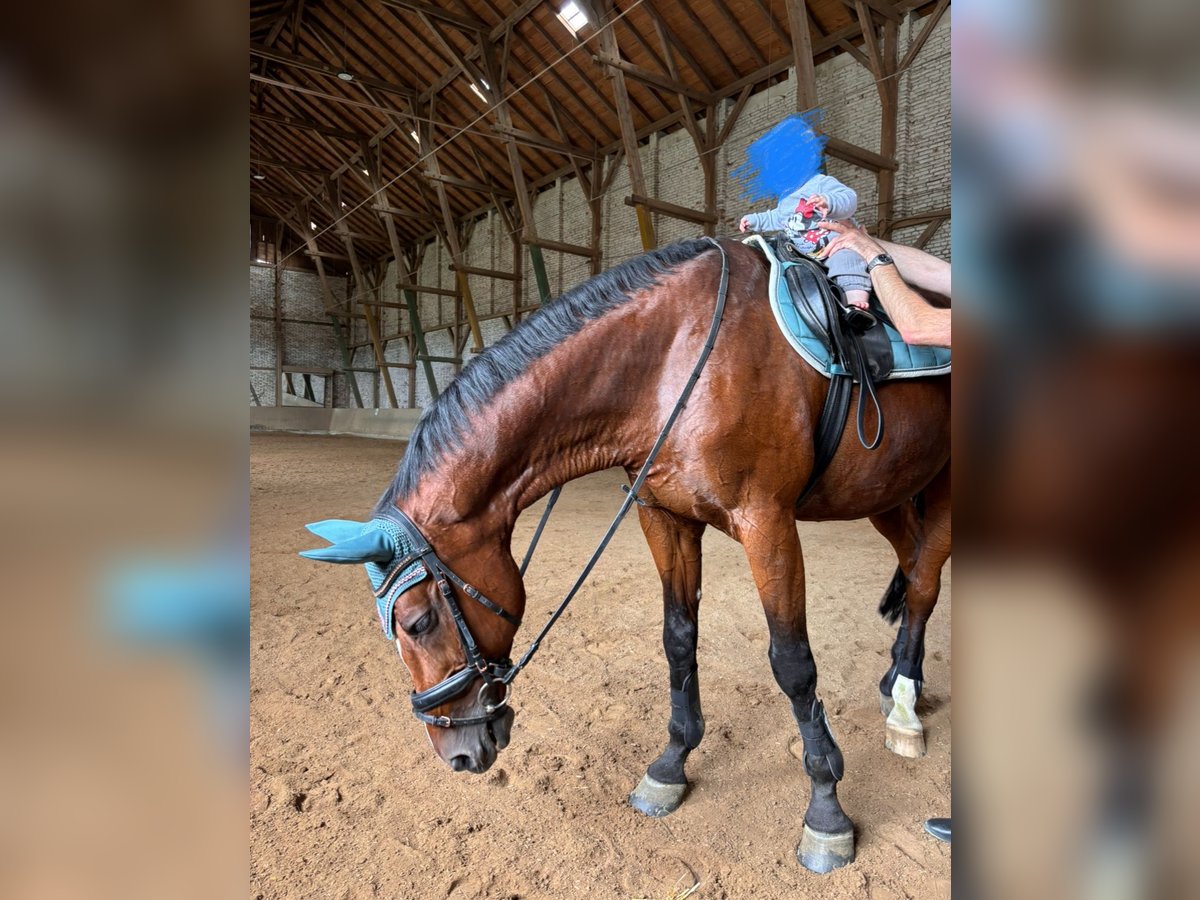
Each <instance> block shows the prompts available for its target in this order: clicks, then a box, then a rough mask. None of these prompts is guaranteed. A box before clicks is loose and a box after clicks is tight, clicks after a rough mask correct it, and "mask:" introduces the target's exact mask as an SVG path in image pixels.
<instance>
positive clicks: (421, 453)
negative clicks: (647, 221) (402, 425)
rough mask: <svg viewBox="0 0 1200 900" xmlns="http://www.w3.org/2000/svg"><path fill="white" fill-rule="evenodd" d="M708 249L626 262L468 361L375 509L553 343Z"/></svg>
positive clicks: (419, 429) (432, 461) (674, 249)
mask: <svg viewBox="0 0 1200 900" xmlns="http://www.w3.org/2000/svg"><path fill="white" fill-rule="evenodd" d="M712 247H713V245H712V243H711V242H709V241H708V240H707V239H704V238H697V239H692V240H685V241H678V242H676V243H674V244H669V245H667V246H666V247H661V248H659V249H657V250H652V251H650V252H649V253H646V254H644V255H643V256H637V257H634V258H633V259H629V260H626V261H625V262H623V263H621V264H620V265H618V266H615V267H614V268H611V269H609V270H608V271H606V272H602V273H600V274H599V275H597V276H595V277H594V278H591V279H589V280H588V281H585V282H584V283H583V284H581V285H579V286H577V287H574V288H572V289H571V290H569V291H567V292H566V293H565V294H563V295H562V296H561V297H559V298H558V299H556V300H553V301H551V302H550V303H547V304H546V305H545V306H543V307H542V308H541V309H539V310H538V311H537V312H535V313H534V314H533V315H531V316H530V317H529V318H528V319H525V320H524V321H523V322H521V323H520V324H519V325H518V326H517V327H516V328H514V329H513V330H512V331H510V332H509V333H508V334H506V335H505V336H504V337H503V338H501V339H500V340H499V341H497V342H496V343H495V344H493V345H492V346H491V347H488V348H487V349H486V350H485V351H483V352H482V353H481V354H479V355H478V356H477V357H475V359H473V360H472V361H471V362H470V363H469V364H468V365H467V366H466V368H464V369H463V371H462V372H461V373H460V374H459V376H458V377H457V378H455V379H454V380H453V381H452V382H450V384H449V386H448V387H447V388H446V390H445V391H443V392H442V394H441V395H440V396H439V397H438V398H437V400H435V401H434V402H433V404H432V405H431V406H429V408H427V409H426V410H425V412H424V413H423V414H422V416H421V418H420V420H419V421H418V422H417V425H416V428H414V429H413V433H412V438H411V439H410V440H409V443H408V449H407V451H406V452H405V454H404V458H403V459H402V460H401V461H400V468H399V470H398V471H397V473H396V477H395V479H393V481H392V483H391V485H390V486H389V487H388V489H387V491H386V492H385V493H384V495H383V496H382V497H381V498H380V500H379V503H378V504H376V507H375V508H376V510H382V509H387V508H388V507H389V506H391V505H392V504H393V503H394V502H395V501H396V500H397V499H403V498H404V497H406V496H408V495H409V494H410V493H411V492H412V491H413V490H414V489H415V488H416V486H417V483H418V482H419V481H420V480H421V478H422V477H423V476H424V475H426V474H428V473H429V472H431V471H433V470H434V469H435V468H436V467H437V465H438V464H439V463H440V462H441V461H442V459H443V458H444V456H445V454H446V452H447V451H450V450H453V449H456V448H457V447H458V446H459V445H460V442H461V441H462V438H463V435H464V433H465V432H466V429H467V425H468V422H469V421H470V419H471V417H472V416H473V415H474V414H475V413H477V412H478V411H479V410H480V409H482V408H483V407H484V406H485V405H486V404H487V403H488V402H489V401H490V400H491V399H492V398H493V397H495V396H496V394H498V393H499V392H500V390H501V388H503V387H504V386H505V385H506V384H508V383H510V382H511V381H513V380H514V379H516V378H517V377H518V376H519V375H521V373H522V372H524V371H525V370H526V369H527V368H529V366H530V364H532V363H534V362H536V361H537V360H539V359H541V358H542V357H543V356H545V355H546V354H547V353H549V352H550V351H551V350H553V349H554V348H555V347H556V346H557V345H558V344H560V343H562V342H563V341H564V340H566V339H567V338H569V337H571V335H573V334H575V333H577V332H578V331H579V330H580V329H581V328H583V326H584V325H586V324H587V323H588V322H590V321H592V320H594V319H598V318H600V317H601V316H603V315H605V314H606V313H608V312H611V311H612V310H614V309H616V308H617V307H619V306H621V305H622V304H624V303H625V302H626V301H628V300H629V299H630V298H631V297H632V296H633V295H634V294H636V293H638V292H639V291H643V290H646V289H647V288H649V287H653V286H654V285H655V284H657V283H658V278H659V276H661V275H664V274H666V273H667V272H670V271H671V270H672V269H674V268H675V267H676V266H678V265H679V264H680V263H684V262H687V261H688V260H690V259H694V258H696V257H697V256H699V255H700V254H701V253H703V252H704V251H705V250H710V249H712Z"/></svg>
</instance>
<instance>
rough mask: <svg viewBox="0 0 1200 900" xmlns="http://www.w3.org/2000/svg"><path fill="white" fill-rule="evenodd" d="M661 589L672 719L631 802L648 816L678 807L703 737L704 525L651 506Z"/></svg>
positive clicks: (649, 531)
mask: <svg viewBox="0 0 1200 900" xmlns="http://www.w3.org/2000/svg"><path fill="white" fill-rule="evenodd" d="M638 517H639V518H640V519H641V523H642V531H643V532H644V533H645V535H646V540H647V542H649V544H650V552H651V553H652V554H653V555H654V563H655V565H656V566H658V573H659V576H660V577H661V578H662V586H663V648H664V649H665V650H666V653H667V668H668V671H669V673H670V682H671V719H670V721H669V722H668V723H667V735H668V742H667V746H666V749H665V750H663V752H662V753H661V754H660V755H659V757H658V759H656V760H655V761H654V762H653V763H651V764H650V768H649V769H648V770H647V771H646V774H645V776H644V777H643V778H642V781H641V783H640V784H639V785H638V786H637V788H636V789H635V790H634V792H633V793H632V794H631V795H630V797H629V802H630V804H632V805H633V807H634V808H635V809H638V810H640V811H641V812H643V813H645V814H646V815H648V816H665V815H667V814H668V813H672V812H674V811H675V810H676V809H678V808H679V804H680V803H682V802H683V797H684V794H685V793H686V791H687V785H688V780H687V776H686V775H684V772H683V766H684V763H685V762H686V761H687V757H688V754H689V753H690V752H691V751H693V750H695V749H696V747H698V746H699V744H700V739H701V738H702V737H704V715H703V714H702V713H701V711H700V683H699V681H697V678H696V638H697V624H696V614H697V612H698V611H699V608H700V537H701V535H702V534H703V533H704V524H703V523H702V522H695V521H692V520H690V519H681V518H679V517H677V516H675V515H673V514H672V513H669V512H667V511H666V510H662V509H655V508H653V507H639V508H638Z"/></svg>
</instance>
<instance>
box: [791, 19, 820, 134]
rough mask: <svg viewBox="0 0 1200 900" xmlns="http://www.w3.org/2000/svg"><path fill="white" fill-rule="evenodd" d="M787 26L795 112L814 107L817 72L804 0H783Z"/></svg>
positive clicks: (816, 104) (815, 105)
mask: <svg viewBox="0 0 1200 900" xmlns="http://www.w3.org/2000/svg"><path fill="white" fill-rule="evenodd" d="M785 2H786V3H787V14H788V28H789V29H790V32H791V38H792V59H793V60H794V62H795V65H796V112H806V111H807V110H810V109H816V108H817V106H818V101H817V72H816V66H815V64H814V63H813V46H812V35H811V33H810V31H809V16H808V3H807V2H806V0H785Z"/></svg>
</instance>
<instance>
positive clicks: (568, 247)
mask: <svg viewBox="0 0 1200 900" xmlns="http://www.w3.org/2000/svg"><path fill="white" fill-rule="evenodd" d="M521 243H522V244H526V245H527V246H534V247H541V248H543V249H545V250H557V251H558V252H559V253H569V254H571V255H572V256H586V257H588V258H591V257H594V256H595V255H596V250H595V248H593V247H582V246H580V245H579V244H566V243H563V242H562V241H551V240H548V239H546V238H523V239H522V240H521Z"/></svg>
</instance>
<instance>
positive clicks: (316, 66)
mask: <svg viewBox="0 0 1200 900" xmlns="http://www.w3.org/2000/svg"><path fill="white" fill-rule="evenodd" d="M250 55H251V56H256V57H258V58H260V59H265V60H268V61H269V62H273V63H275V64H276V65H278V66H284V67H285V68H289V69H302V70H304V71H306V72H316V73H317V74H319V75H325V76H327V77H329V78H338V73H339V72H341V71H342V70H341V69H339V68H338V67H337V66H331V65H329V63H325V62H321V60H319V59H309V58H307V57H303V56H293V55H292V54H291V53H285V52H283V51H282V50H275V49H273V48H271V47H266V46H264V45H262V44H251V45H250ZM350 74H352V75H354V82H353V83H354V84H358V85H364V84H365V85H367V86H368V87H373V88H377V89H378V90H381V91H387V92H388V93H390V94H399V95H400V96H401V97H404V98H406V99H408V100H413V99H415V98H416V94H417V92H416V90H415V89H414V88H411V87H408V86H406V85H403V84H393V83H392V82H390V81H384V80H383V79H381V78H375V77H373V76H371V75H362V74H359V73H357V72H351V73H350ZM338 80H339V81H340V80H341V79H340V78H338ZM343 83H345V82H344V81H343Z"/></svg>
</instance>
